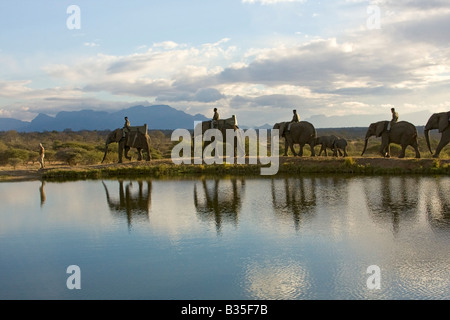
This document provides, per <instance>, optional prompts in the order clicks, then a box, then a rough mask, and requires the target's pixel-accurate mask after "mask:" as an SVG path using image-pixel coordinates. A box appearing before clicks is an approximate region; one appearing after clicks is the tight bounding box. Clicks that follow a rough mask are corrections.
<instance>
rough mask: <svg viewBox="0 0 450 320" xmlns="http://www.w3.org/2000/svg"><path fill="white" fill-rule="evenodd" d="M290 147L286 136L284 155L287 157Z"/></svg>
mask: <svg viewBox="0 0 450 320" xmlns="http://www.w3.org/2000/svg"><path fill="white" fill-rule="evenodd" d="M288 148H289V145H288V142H287V140H286V138H284V156H285V157H287V153H288V150H289V149H288Z"/></svg>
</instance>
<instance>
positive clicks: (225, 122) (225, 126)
mask: <svg viewBox="0 0 450 320" xmlns="http://www.w3.org/2000/svg"><path fill="white" fill-rule="evenodd" d="M216 123H217V126H216V127H215V128H214V129H217V130H219V131H220V133H221V134H222V139H223V140H222V141H223V143H224V144H225V143H227V130H233V131H234V132H236V131H238V130H239V127H238V125H237V120H236V116H234V115H233V116H232V117H231V118H228V119H221V120H216ZM211 124H212V120H208V121H202V122H201V123H200V124H198V125H201V133H202V136H204V135H205V132H206V131H207V130H209V129H213V128H212V125H211ZM195 131H197V130H195ZM237 137H238V135H236V136H235V137H234V139H233V140H234V141H233V142H230V141H228V142H229V143H232V144H233V147H234V155H235V156H236V155H237V146H238V144H239V139H238V138H237ZM213 141H214V140H213ZM211 143H212V141H205V143H204V145H203V150H205V148H206V147H207V146H208V145H209V144H211ZM239 146H240V145H239ZM240 148H242V146H240ZM241 150H242V149H241Z"/></svg>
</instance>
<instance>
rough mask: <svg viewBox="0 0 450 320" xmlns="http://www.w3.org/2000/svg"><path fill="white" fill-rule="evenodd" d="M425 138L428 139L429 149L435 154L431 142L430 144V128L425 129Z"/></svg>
mask: <svg viewBox="0 0 450 320" xmlns="http://www.w3.org/2000/svg"><path fill="white" fill-rule="evenodd" d="M424 133H425V140H426V141H427V146H428V150H430V152H431V154H433V151H432V150H431V144H430V130H429V129H425V131H424Z"/></svg>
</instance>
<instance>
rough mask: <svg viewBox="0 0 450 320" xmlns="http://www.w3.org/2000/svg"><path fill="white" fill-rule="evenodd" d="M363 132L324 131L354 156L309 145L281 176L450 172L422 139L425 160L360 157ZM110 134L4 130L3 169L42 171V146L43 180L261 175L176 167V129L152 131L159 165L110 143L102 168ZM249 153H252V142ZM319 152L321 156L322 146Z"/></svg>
mask: <svg viewBox="0 0 450 320" xmlns="http://www.w3.org/2000/svg"><path fill="white" fill-rule="evenodd" d="M336 130H337V129H336ZM364 131H365V129H363V128H362V129H359V131H356V129H351V130H349V131H348V132H347V131H345V129H339V132H334V131H330V132H327V131H326V130H325V129H322V130H321V131H320V132H318V134H319V135H326V134H337V135H339V136H341V137H343V138H345V139H347V141H348V149H347V152H348V154H349V157H347V158H342V157H339V158H336V157H332V156H331V152H330V151H329V152H328V157H323V156H322V157H315V158H311V157H310V147H309V146H305V147H304V156H303V157H302V158H299V157H295V158H294V157H292V156H289V157H281V158H280V166H279V171H278V173H279V174H305V173H314V174H320V173H323V174H333V173H344V174H347V173H348V174H374V175H376V174H450V168H449V163H450V161H449V159H450V147H449V146H448V147H446V148H444V150H442V152H441V156H440V159H432V158H431V154H430V152H429V151H428V150H427V147H426V142H425V138H423V137H420V138H419V144H420V146H419V148H420V150H421V154H422V159H414V151H413V149H412V148H408V150H407V153H406V156H407V158H409V159H406V160H400V159H397V157H398V154H399V152H400V147H399V146H397V145H394V144H392V145H391V155H392V158H391V159H390V160H386V159H383V158H382V157H381V156H379V155H378V149H379V146H380V143H381V140H380V139H376V138H372V139H371V140H369V145H368V149H367V151H366V155H365V156H364V157H360V154H361V150H362V149H363V146H364ZM358 132H359V133H358ZM108 133H109V131H80V132H73V131H64V132H56V131H52V132H42V133H37V132H33V133H18V132H16V131H8V132H0V166H3V167H5V168H12V169H17V168H23V167H25V168H29V169H31V170H36V171H37V169H38V168H39V165H38V158H39V152H38V146H39V143H42V144H43V145H44V147H45V148H46V156H45V161H46V165H47V168H48V169H46V170H45V171H44V172H40V173H39V176H41V175H42V177H43V178H44V179H61V178H62V179H97V178H111V177H124V176H127V177H132V176H137V177H141V176H146V177H162V176H190V175H215V176H224V175H246V176H252V175H255V176H259V175H260V169H261V166H260V165H248V164H247V165H237V164H236V165H227V164H223V165H174V164H173V163H172V162H171V160H170V156H171V150H172V148H173V146H174V145H176V144H178V143H179V142H178V141H176V142H174V141H171V139H170V137H171V133H172V132H171V131H164V132H163V131H150V132H149V135H150V139H151V143H152V150H151V152H152V159H153V160H155V161H151V162H140V163H138V162H135V161H134V162H128V161H125V163H124V164H123V165H115V164H116V163H117V160H118V156H117V144H111V145H110V146H109V149H110V150H109V152H108V156H107V158H106V160H105V163H104V164H103V165H100V162H101V160H102V158H103V155H104V151H105V150H104V148H105V140H106V137H107V135H108ZM439 139H440V135H438V134H435V135H432V136H431V143H432V146H436V145H437V143H438V141H439ZM246 149H247V151H249V146H248V143H247V144H246ZM296 150H298V146H296ZM315 150H316V153H318V151H319V146H317V147H316V149H315ZM130 154H131V156H132V158H133V159H134V160H136V159H137V156H136V155H135V150H134V149H132V151H131V152H130ZM283 154H284V139H280V155H283ZM288 154H290V152H289V153H288ZM371 159H372V160H371ZM370 160H371V161H370ZM375 160H377V161H375Z"/></svg>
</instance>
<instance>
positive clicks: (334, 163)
mask: <svg viewBox="0 0 450 320" xmlns="http://www.w3.org/2000/svg"><path fill="white" fill-rule="evenodd" d="M162 166H164V167H166V168H167V167H168V168H171V167H173V168H175V167H176V166H178V165H175V164H173V162H172V160H171V159H160V160H152V161H151V162H137V161H134V162H127V163H123V164H117V163H112V164H101V165H78V166H67V165H62V164H52V165H49V166H48V167H47V168H45V169H43V170H40V169H39V168H38V167H37V166H31V165H30V166H20V167H19V166H18V167H16V169H13V168H11V167H0V182H1V181H26V180H40V179H42V178H43V177H44V176H46V175H48V174H49V173H52V172H55V171H57V172H59V173H60V174H61V173H62V175H64V172H67V173H69V172H71V173H76V172H85V171H95V170H97V171H108V170H111V171H113V170H123V171H124V172H127V170H130V172H132V171H133V169H136V168H144V169H145V168H154V167H162ZM203 166H205V165H203ZM245 166H247V165H245ZM279 166H280V172H283V170H282V169H283V168H288V169H287V170H291V169H296V168H299V170H297V173H299V172H302V170H303V172H308V173H314V172H315V171H317V172H324V171H325V172H327V171H326V170H323V169H324V168H328V169H330V170H329V171H331V169H333V168H359V167H363V168H376V169H377V170H378V171H377V172H379V173H383V170H385V171H386V173H389V172H392V169H398V172H399V173H430V169H431V168H434V169H439V168H441V169H442V168H444V169H445V170H441V171H439V173H441V174H442V173H444V174H446V173H447V172H448V171H449V168H450V159H439V160H436V159H429V158H426V159H411V158H408V159H398V158H389V159H384V158H369V157H350V158H345V159H344V158H333V157H314V158H310V157H303V158H300V157H280V158H279ZM191 167H195V165H192V166H191ZM230 167H231V168H232V167H233V166H232V165H231V166H230V165H228V168H230ZM241 167H242V165H241ZM300 169H301V170H300ZM389 170H391V171H389ZM231 172H232V171H231ZM332 172H336V173H338V172H339V170H336V171H332ZM350 172H353V171H351V170H350ZM284 173H286V171H284ZM346 173H348V170H347V171H346ZM431 173H433V171H431Z"/></svg>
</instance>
